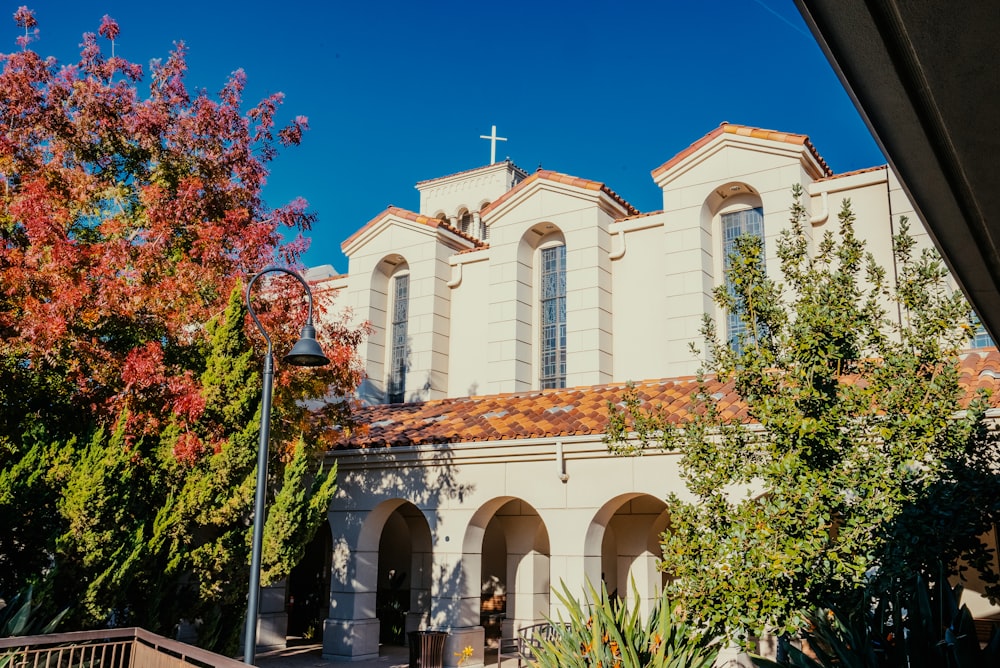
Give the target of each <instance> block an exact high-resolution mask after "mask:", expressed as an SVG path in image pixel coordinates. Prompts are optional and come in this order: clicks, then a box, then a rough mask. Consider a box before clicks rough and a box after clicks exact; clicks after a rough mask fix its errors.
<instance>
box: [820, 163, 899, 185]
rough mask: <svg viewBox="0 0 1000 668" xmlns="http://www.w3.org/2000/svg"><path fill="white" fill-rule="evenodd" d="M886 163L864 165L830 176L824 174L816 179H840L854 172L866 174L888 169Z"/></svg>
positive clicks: (852, 174)
mask: <svg viewBox="0 0 1000 668" xmlns="http://www.w3.org/2000/svg"><path fill="white" fill-rule="evenodd" d="M888 168H889V166H888V165H875V166H874V167H865V168H864V169H854V170H851V171H849V172H842V173H840V174H831V175H830V176H824V177H823V178H821V179H816V181H817V182H819V181H833V180H835V179H842V178H844V177H845V176H854V175H855V174H867V173H868V172H879V171H884V170H886V169H888Z"/></svg>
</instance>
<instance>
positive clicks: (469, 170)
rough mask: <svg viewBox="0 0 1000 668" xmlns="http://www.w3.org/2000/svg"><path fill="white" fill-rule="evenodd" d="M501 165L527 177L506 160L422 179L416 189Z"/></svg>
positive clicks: (521, 170) (508, 159) (525, 172)
mask: <svg viewBox="0 0 1000 668" xmlns="http://www.w3.org/2000/svg"><path fill="white" fill-rule="evenodd" d="M501 164H508V165H510V166H511V167H513V168H514V169H516V170H517V171H519V172H521V173H522V174H525V175H527V173H528V172H527V171H525V170H523V169H521V168H520V167H518V166H517V165H515V164H514V163H513V162H511V160H510V158H507V159H506V160H504V161H503V162H494V163H493V164H492V165H483V166H482V167H473V168H472V169H465V170H462V171H461V172H455V173H454V174H445V175H444V176H435V177H434V178H433V179H424V180H423V181H417V187H419V186H422V185H424V184H425V183H433V182H434V181H441V180H442V179H450V178H451V177H453V176H464V175H466V174H472V173H473V172H478V171H481V170H484V169H489V168H490V167H493V166H495V165H501Z"/></svg>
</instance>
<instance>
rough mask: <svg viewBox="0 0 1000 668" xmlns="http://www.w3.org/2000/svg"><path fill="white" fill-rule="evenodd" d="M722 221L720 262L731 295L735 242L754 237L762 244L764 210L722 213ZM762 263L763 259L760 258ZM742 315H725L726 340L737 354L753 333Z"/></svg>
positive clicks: (735, 312) (731, 313)
mask: <svg viewBox="0 0 1000 668" xmlns="http://www.w3.org/2000/svg"><path fill="white" fill-rule="evenodd" d="M721 219H722V262H723V269H724V270H725V277H726V290H727V291H728V292H729V294H733V292H734V288H733V284H732V281H731V280H730V278H729V267H730V265H731V263H732V257H731V256H732V255H733V254H734V253H735V252H736V240H737V239H739V238H740V237H742V236H754V237H757V238H759V239H760V240H761V243H763V242H764V210H763V209H762V208H760V207H755V208H751V209H739V210H737V211H728V212H726V213H723V214H722V216H721ZM762 261H763V258H762ZM742 316H743V314H742V312H740V311H739V310H735V311H731V312H729V313H727V314H726V340H727V341H728V342H729V347H730V348H732V350H733V352H735V353H737V354H739V353H740V352H741V350H742V343H741V342H745V341H750V340H752V337H753V335H754V333H753V332H748V331H747V327H746V323H744V322H743V317H742Z"/></svg>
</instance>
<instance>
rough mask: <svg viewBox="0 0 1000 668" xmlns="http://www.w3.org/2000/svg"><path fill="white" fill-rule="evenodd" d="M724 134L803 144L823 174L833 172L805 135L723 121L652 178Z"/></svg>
mask: <svg viewBox="0 0 1000 668" xmlns="http://www.w3.org/2000/svg"><path fill="white" fill-rule="evenodd" d="M726 135H736V136H739V137H752V138H754V139H765V140H768V141H774V142H784V143H786V144H793V145H797V146H803V147H805V148H806V149H807V150H808V151H809V153H810V154H811V155H812V157H813V158H814V159H815V160H816V163H817V164H818V165H819V168H820V170H821V171H822V172H823V174H824V175H826V176H831V175H832V174H833V171H832V170H831V169H830V166H829V165H827V164H826V160H824V159H823V157H822V156H821V155H820V154H819V151H817V150H816V147H815V146H813V144H812V142H811V141H809V137H808V136H806V135H799V134H792V133H788V132H777V131H775V130H765V129H763V128H754V127H750V126H747V125H736V124H733V123H726V122H723V123H722V125H720V126H719V127H717V128H715V129H714V130H712V131H711V132H709V133H708V134H707V135H705V136H704V137H702V138H701V139H699V140H698V141H696V142H694V143H693V144H691V145H690V146H688V147H687V148H686V149H684V150H683V151H681V152H680V153H678V154H677V155H675V156H674V157H672V158H671V159H670V160H667V161H666V162H665V163H663V164H662V165H660V166H659V167H657V168H656V169H654V170H653V172H652V174H653V180H654V181H655V180H657V178H658V177H659V176H660V175H662V174H664V173H666V172H668V171H670V170H671V169H673V168H674V167H676V166H678V165H679V164H681V163H682V162H684V160H685V159H686V158H688V157H690V156H691V155H693V154H695V153H697V152H698V151H700V150H701V149H702V148H704V147H706V146H708V145H709V144H711V143H712V142H714V141H715V140H717V139H719V138H720V137H724V136H726Z"/></svg>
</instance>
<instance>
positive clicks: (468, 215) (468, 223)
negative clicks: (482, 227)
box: [458, 210, 472, 234]
mask: <svg viewBox="0 0 1000 668" xmlns="http://www.w3.org/2000/svg"><path fill="white" fill-rule="evenodd" d="M458 225H459V229H461V230H462V232H464V233H465V234H470V233H471V230H472V212H471V211H468V210H464V211H462V215H461V217H459V219H458Z"/></svg>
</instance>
